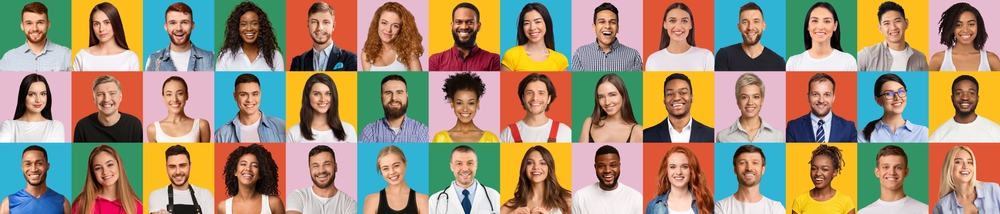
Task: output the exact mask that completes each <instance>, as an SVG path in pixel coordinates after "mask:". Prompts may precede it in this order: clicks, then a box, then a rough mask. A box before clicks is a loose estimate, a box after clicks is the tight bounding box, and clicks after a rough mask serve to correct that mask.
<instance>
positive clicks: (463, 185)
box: [455, 180, 476, 189]
mask: <svg viewBox="0 0 1000 214" xmlns="http://www.w3.org/2000/svg"><path fill="white" fill-rule="evenodd" d="M475 183H476V181H475V180H473V181H472V182H470V183H469V184H468V185H466V184H462V183H460V182H458V181H455V186H458V187H461V188H462V189H469V187H472V184H475Z"/></svg>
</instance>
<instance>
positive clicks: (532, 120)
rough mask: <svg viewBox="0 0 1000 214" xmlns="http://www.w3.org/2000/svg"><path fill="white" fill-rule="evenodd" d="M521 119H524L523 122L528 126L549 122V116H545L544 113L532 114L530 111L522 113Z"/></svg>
mask: <svg viewBox="0 0 1000 214" xmlns="http://www.w3.org/2000/svg"><path fill="white" fill-rule="evenodd" d="M521 121H524V124H526V125H528V126H531V127H538V126H541V125H544V124H545V123H547V122H549V117H546V116H545V113H541V114H532V113H531V112H528V114H527V115H524V119H521Z"/></svg>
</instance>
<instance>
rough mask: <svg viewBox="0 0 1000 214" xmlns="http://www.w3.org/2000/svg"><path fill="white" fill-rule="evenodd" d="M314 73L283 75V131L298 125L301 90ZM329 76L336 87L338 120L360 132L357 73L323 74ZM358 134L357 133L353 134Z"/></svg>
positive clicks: (289, 73)
mask: <svg viewBox="0 0 1000 214" xmlns="http://www.w3.org/2000/svg"><path fill="white" fill-rule="evenodd" d="M314 73H315V72H288V73H285V81H286V84H285V87H286V88H285V99H288V100H287V102H286V103H287V106H286V107H285V121H287V122H286V123H285V130H288V129H290V128H292V126H294V125H295V124H299V111H301V110H302V109H301V108H302V88H303V87H305V85H306V80H308V79H309V76H312V75H313V74H314ZM324 74H326V75H330V78H332V79H333V83H334V84H336V85H337V97H338V99H339V103H340V104H339V106H340V107H339V108H338V109H340V120H341V121H344V122H347V123H350V124H351V125H352V126H354V130H355V131H357V132H361V128H358V105H357V103H358V73H357V72H324ZM354 134H358V133H354Z"/></svg>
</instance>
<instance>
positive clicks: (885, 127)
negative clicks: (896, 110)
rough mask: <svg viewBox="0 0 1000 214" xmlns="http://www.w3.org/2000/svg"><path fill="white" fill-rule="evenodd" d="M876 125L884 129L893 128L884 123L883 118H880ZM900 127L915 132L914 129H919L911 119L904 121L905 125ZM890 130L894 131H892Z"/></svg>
mask: <svg viewBox="0 0 1000 214" xmlns="http://www.w3.org/2000/svg"><path fill="white" fill-rule="evenodd" d="M875 127H876V128H882V129H888V130H891V127H889V125H888V124H885V123H882V120H878V123H876V124H875ZM900 128H903V129H904V130H906V131H909V132H913V130H917V127H916V125H915V124H913V123H911V122H910V120H906V123H904V124H903V126H902V127H900ZM890 132H892V131H890Z"/></svg>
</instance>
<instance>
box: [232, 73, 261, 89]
mask: <svg viewBox="0 0 1000 214" xmlns="http://www.w3.org/2000/svg"><path fill="white" fill-rule="evenodd" d="M243 83H257V86H260V79H257V76H256V75H253V74H251V73H244V74H240V76H238V77H236V84H234V85H233V88H235V87H239V86H240V84H243Z"/></svg>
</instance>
